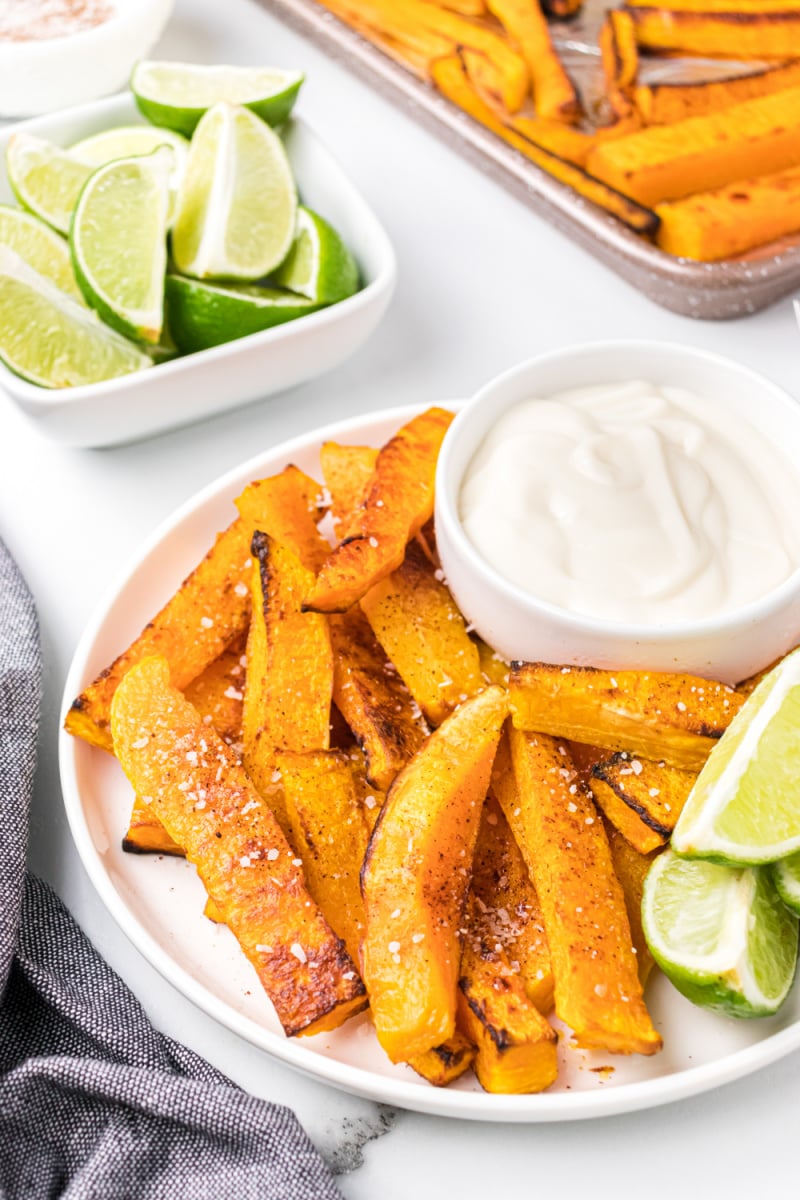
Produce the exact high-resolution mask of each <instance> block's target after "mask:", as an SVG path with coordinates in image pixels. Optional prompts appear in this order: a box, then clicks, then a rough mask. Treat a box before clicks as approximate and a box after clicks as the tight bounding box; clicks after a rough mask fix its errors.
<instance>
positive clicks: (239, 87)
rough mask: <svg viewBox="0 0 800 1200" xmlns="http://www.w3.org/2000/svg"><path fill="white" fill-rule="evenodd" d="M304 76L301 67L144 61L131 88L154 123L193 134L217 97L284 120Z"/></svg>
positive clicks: (270, 119) (265, 118) (268, 117)
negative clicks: (289, 69)
mask: <svg viewBox="0 0 800 1200" xmlns="http://www.w3.org/2000/svg"><path fill="white" fill-rule="evenodd" d="M302 82H303V75H302V74H301V72H299V71H284V70H281V69H279V68H277V67H225V66H198V65H194V64H192V63H176V62H141V63H139V64H138V66H137V67H136V68H135V69H134V72H133V75H132V77H131V90H132V91H133V93H134V95H135V97H136V103H137V104H138V106H139V109H140V111H141V112H142V113H143V114H144V116H146V117H147V119H148V120H149V121H152V123H153V124H154V125H161V126H164V127H165V128H167V129H172V130H175V131H176V132H177V133H183V134H186V136H187V137H190V136H191V135H192V133H193V132H194V129H195V127H196V126H197V123H198V121H199V120H200V119H201V117H202V116H203V114H204V113H206V112H207V111H208V109H209V108H213V107H214V105H215V104H219V103H226V104H242V105H245V106H246V107H247V108H250V109H252V111H253V112H254V113H256V114H257V115H258V116H259V117H260V118H261V119H262V120H263V121H266V122H267V123H268V124H270V125H280V124H282V123H283V122H284V121H285V120H286V118H287V117H288V116H289V113H290V112H291V110H292V106H293V105H294V102H295V100H296V99H297V93H298V92H299V91H300V86H301V84H302Z"/></svg>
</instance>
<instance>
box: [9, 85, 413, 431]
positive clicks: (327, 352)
mask: <svg viewBox="0 0 800 1200" xmlns="http://www.w3.org/2000/svg"><path fill="white" fill-rule="evenodd" d="M137 123H138V124H145V123H146V122H145V121H144V119H143V118H142V116H141V115H140V113H139V110H138V109H137V107H136V104H135V102H134V99H133V96H132V95H131V93H130V92H126V93H125V94H124V95H121V96H115V97H113V98H112V99H110V100H101V101H98V102H96V103H94V104H87V105H83V106H82V107H80V108H75V109H70V110H69V111H68V112H64V113H60V114H59V115H57V116H56V115H53V116H48V117H38V118H36V119H35V120H32V121H26V122H24V123H23V124H20V125H16V126H10V127H9V128H8V129H6V130H4V131H3V133H2V135H0V157H1V156H3V155H4V154H5V148H6V144H7V142H8V139H9V137H10V136H11V134H12V133H14V132H17V131H19V130H21V129H25V130H27V131H28V132H30V133H35V134H37V135H38V136H39V137H44V138H48V139H49V140H50V141H53V142H55V143H57V144H58V145H60V146H70V145H72V144H73V143H74V142H77V141H79V140H80V139H82V138H85V137H88V136H89V135H90V134H93V133H99V132H100V131H101V130H103V129H109V128H111V127H112V126H114V125H131V124H137ZM284 142H285V145H286V149H287V151H288V154H289V159H290V161H291V164H292V169H293V171H294V174H295V178H296V179H297V185H298V188H299V191H300V195H301V196H302V198H303V202H304V203H305V204H307V205H308V206H309V207H310V208H312V209H314V211H315V212H319V213H320V214H321V215H322V216H323V217H325V218H326V220H329V221H330V222H331V224H332V225H333V226H334V227H335V228H336V229H337V230H338V231H339V233H340V234H341V236H342V237H343V238H344V240H345V242H346V243H347V245H348V246H349V247H350V249H351V250H352V252H353V254H354V255H355V257H356V260H357V262H358V265H359V269H360V272H361V279H362V285H363V286H362V288H361V290H360V291H359V292H357V293H356V294H355V295H354V296H350V297H349V298H348V299H347V300H342V301H340V303H338V304H332V305H331V306H330V307H329V308H323V309H321V310H320V311H319V312H315V313H311V314H310V315H309V316H307V317H300V318H298V319H297V320H295V321H289V322H288V323H287V324H286V325H279V326H278V327H277V328H275V329H267V330H264V331H263V332H262V333H253V334H250V335H249V336H248V337H244V338H239V339H238V340H237V341H235V342H227V343H226V344H225V345H222V346H214V347H213V348H211V349H210V350H201V351H199V352H198V353H197V354H191V355H186V356H185V357H182V358H175V359H172V360H171V361H169V362H165V363H159V364H158V365H156V366H154V367H152V368H148V369H147V370H145V371H138V372H136V373H135V374H133V375H126V376H123V377H122V378H120V379H112V380H109V381H108V382H106V383H93V384H89V385H87V386H85V387H74V388H59V389H49V388H41V387H37V386H36V385H35V384H32V383H27V382H26V381H25V380H24V379H20V378H19V376H18V375H15V374H14V373H13V372H12V371H9V370H8V369H7V368H6V367H5V366H3V364H2V363H0V387H2V388H3V389H4V390H5V391H6V392H8V393H9V395H10V396H12V397H13V398H14V400H15V401H16V402H17V404H18V405H19V407H20V408H21V409H23V411H24V412H25V413H27V415H28V416H29V417H30V418H31V419H32V420H34V421H36V422H38V423H39V424H40V426H41V428H42V431H43V432H44V433H47V434H48V436H50V437H52V438H54V439H56V440H57V441H59V442H65V443H66V444H68V445H71V446H108V445H113V444H115V443H118V442H127V441H132V440H134V439H136V438H141V437H145V436H147V435H149V434H153V433H160V432H162V431H163V430H165V429H172V428H175V427H176V426H179V425H187V424H189V423H190V422H192V421H199V420H202V418H203V417H208V416H210V415H211V414H212V413H217V412H222V411H224V410H227V409H232V408H237V407H239V406H240V405H242V404H248V403H250V402H251V401H253V400H258V399H261V398H263V397H265V396H270V395H272V394H273V393H274V392H280V391H285V390H286V389H287V388H290V387H294V386H295V385H296V384H299V383H304V382H306V381H307V380H309V379H314V378H315V377H316V376H317V375H321V374H322V373H323V372H324V371H330V370H332V368H333V367H336V366H338V365H339V364H340V363H341V362H343V361H344V360H345V359H346V358H348V357H349V356H350V355H351V354H352V353H353V352H354V351H355V350H357V349H358V347H359V346H360V345H361V344H362V343H363V342H364V341H365V340H366V339H367V338H368V337H369V335H370V334H371V333H372V331H373V330H374V328H375V326H376V325H377V324H378V322H379V321H380V319H381V317H382V316H383V314H384V312H385V310H386V306H387V305H388V303H389V300H390V299H391V296H392V292H393V291H394V285H395V278H396V273H397V268H396V262H395V255H394V250H393V249H392V245H391V242H390V241H389V238H388V237H387V235H386V233H385V232H384V230H383V228H382V226H381V225H380V224H379V222H378V219H377V217H376V216H375V215H374V214H373V212H372V210H371V209H370V208H369V207H368V205H367V203H366V201H365V200H363V199H362V197H361V195H360V194H359V193H358V192H357V191H356V189H355V188H354V186H353V185H352V184H351V183H350V181H349V180H348V178H347V176H346V175H345V174H344V172H343V171H342V169H341V167H340V166H339V165H338V163H337V162H336V160H335V159H334V158H333V157H332V156H331V154H330V153H329V152H328V150H326V149H325V147H324V146H323V145H322V143H321V142H320V141H319V140H318V138H317V137H316V135H315V134H314V133H313V132H312V131H311V129H310V128H309V127H308V125H306V124H305V122H304V121H303V120H302V119H301V118H299V117H298V118H292V120H291V121H289V122H288V123H287V126H286V129H285V132H284ZM0 175H2V178H0V202H1V203H4V204H13V203H16V201H15V200H14V197H13V193H12V192H11V189H10V186H9V184H8V181H7V179H6V178H5V175H4V173H2V172H0Z"/></svg>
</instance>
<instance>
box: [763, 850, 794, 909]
mask: <svg viewBox="0 0 800 1200" xmlns="http://www.w3.org/2000/svg"><path fill="white" fill-rule="evenodd" d="M770 870H771V871H772V878H773V879H774V880H775V886H776V888H777V889H778V895H779V896H780V898H781V900H782V901H783V903H784V904H785V905H786V907H787V908H790V909H791V911H792V912H793V913H796V914H797V916H798V917H800V854H790V855H789V857H788V858H782V859H781V860H780V862H776V863H773V865H772V867H771V868H770Z"/></svg>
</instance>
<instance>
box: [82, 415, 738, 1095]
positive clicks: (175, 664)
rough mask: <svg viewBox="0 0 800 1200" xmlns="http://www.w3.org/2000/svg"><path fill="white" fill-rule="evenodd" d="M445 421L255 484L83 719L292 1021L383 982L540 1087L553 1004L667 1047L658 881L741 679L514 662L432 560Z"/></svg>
mask: <svg viewBox="0 0 800 1200" xmlns="http://www.w3.org/2000/svg"><path fill="white" fill-rule="evenodd" d="M451 420H452V414H451V413H450V412H447V411H445V410H443V409H438V408H432V409H428V410H427V411H425V412H423V413H421V414H420V415H418V416H416V417H414V418H413V419H411V420H410V421H409V422H408V423H407V424H406V425H404V426H403V427H402V428H401V429H400V430H399V431H398V432H397V433H396V434H395V435H394V436H393V437H392V438H391V439H390V440H389V441H388V442H387V443H386V444H385V445H384V446H382V447H380V448H373V447H366V446H349V445H340V444H337V443H326V444H325V445H323V447H322V450H321V455H320V459H321V469H322V475H323V478H324V484H325V486H324V488H323V486H322V485H321V484H320V483H318V482H317V481H316V480H314V479H312V478H310V477H309V476H307V475H306V474H304V473H303V472H302V471H301V470H299V469H298V468H297V467H295V466H288V467H286V469H285V470H283V471H281V472H280V473H279V474H276V475H273V476H271V477H269V478H266V479H261V480H258V481H256V482H253V483H252V484H250V485H249V486H248V487H247V488H245V490H244V491H243V493H242V494H241V495H240V496H239V497H238V499H237V501H236V505H237V509H238V516H237V517H236V519H235V520H234V521H233V523H232V524H231V525H230V526H229V527H228V529H226V530H225V531H224V532H223V533H221V534H220V535H219V536H218V537H217V539H216V541H215V543H214V545H213V546H212V547H211V549H210V550H209V552H208V554H207V555H206V556H205V558H204V559H203V560H202V561H201V562H200V563H199V564H198V566H197V567H196V569H195V570H194V571H193V572H192V574H191V575H189V577H188V578H187V579H186V580H185V581H184V582H183V584H182V585H181V586H180V587H179V588H178V590H177V592H176V593H175V594H174V595H173V596H172V598H171V599H170V600H169V601H168V602H167V604H166V605H165V606H164V608H162V610H161V611H160V612H159V613H157V614H156V615H155V616H154V617H153V618H152V620H151V621H150V622H149V623H148V624H147V626H146V627H145V629H144V630H143V631H142V633H141V634H140V636H139V637H138V638H137V639H136V640H135V641H134V642H133V644H132V645H131V646H130V647H128V649H127V650H125V651H124V652H123V653H122V654H121V655H120V656H119V657H118V658H117V659H116V660H115V661H114V662H113V663H111V664H110V666H109V667H108V668H107V669H106V670H104V671H103V672H102V673H101V674H100V676H99V677H98V678H97V679H96V680H95V681H94V682H93V683H91V684H90V685H89V686H88V687H87V688H86V689H85V690H84V691H83V692H82V693H81V695H80V696H79V697H78V698H77V699H76V700H75V701H74V703H73V705H72V708H71V710H70V712H69V714H68V716H67V720H66V728H67V729H68V730H69V731H70V732H71V733H73V734H75V735H76V736H79V737H81V738H84V739H85V740H87V741H88V742H90V743H91V744H92V745H93V746H96V747H99V748H102V749H104V750H106V751H110V752H112V753H114V754H115V755H116V757H117V759H118V761H119V763H120V764H121V766H122V768H123V770H124V771H125V773H126V775H127V777H128V779H129V780H130V782H131V785H132V788H133V792H134V795H135V799H133V800H132V811H131V816H130V822H129V827H128V830H127V834H126V836H125V842H124V844H125V847H126V848H127V849H128V850H131V851H136V852H139V853H151V852H157V853H160V854H172V855H180V854H182V855H185V856H186V858H187V859H188V860H189V861H190V862H192V863H194V864H195V866H196V868H197V872H198V875H199V877H200V879H201V880H202V882H203V884H204V886H205V888H206V891H207V894H208V903H207V906H206V915H207V916H208V917H209V918H210V919H213V920H215V921H220V922H223V923H224V924H226V925H227V926H228V927H229V928H230V930H231V931H232V932H233V934H234V935H235V937H236V938H237V940H238V942H239V944H240V946H241V948H242V950H243V952H244V954H245V955H246V957H247V959H248V960H249V961H250V963H251V964H252V965H253V967H254V968H255V971H256V972H257V975H258V977H259V980H260V982H261V984H262V985H263V987H264V989H265V991H266V993H267V995H268V996H269V998H270V1000H271V1001H272V1003H273V1005H274V1007H275V1010H276V1013H277V1015H278V1018H279V1020H280V1022H281V1025H282V1027H283V1029H284V1030H285V1032H286V1034H287V1035H289V1036H293V1035H300V1034H312V1033H317V1032H320V1031H323V1030H330V1029H334V1028H336V1027H338V1026H339V1025H341V1024H342V1023H343V1022H344V1021H346V1020H347V1019H348V1018H349V1017H350V1016H352V1015H353V1014H355V1013H358V1012H360V1011H362V1010H363V1009H364V1008H365V1007H366V1006H367V1005H369V1007H370V1011H371V1017H372V1020H373V1021H374V1024H375V1029H376V1032H377V1036H378V1039H379V1041H380V1044H381V1045H382V1047H383V1048H384V1050H385V1051H386V1053H387V1054H388V1055H389V1057H390V1058H391V1059H392V1061H394V1062H404V1063H409V1064H410V1065H411V1066H412V1067H413V1068H414V1069H415V1070H416V1071H417V1072H418V1073H419V1074H421V1075H422V1076H424V1078H425V1079H427V1080H429V1081H430V1082H431V1083H433V1084H437V1085H442V1084H446V1083H448V1082H450V1081H451V1080H453V1079H455V1078H457V1077H458V1076H459V1075H461V1074H462V1073H463V1072H465V1071H466V1070H468V1069H469V1068H470V1066H472V1067H473V1068H474V1071H475V1073H476V1075H477V1078H478V1080H479V1081H480V1083H481V1084H482V1085H483V1087H484V1088H486V1089H487V1090H488V1091H492V1092H534V1091H540V1090H542V1089H544V1088H546V1087H548V1086H549V1085H550V1084H552V1083H553V1082H554V1080H555V1079H556V1076H557V1071H558V1066H557V1056H556V1049H557V1040H558V1038H557V1033H556V1030H555V1028H554V1026H553V1025H552V1024H551V1022H550V1020H549V1019H548V1018H549V1016H550V1014H551V1012H552V1011H553V1010H554V1012H555V1015H556V1016H557V1017H558V1018H559V1020H560V1021H561V1022H563V1024H564V1025H565V1026H568V1028H569V1030H570V1031H571V1036H572V1039H573V1041H574V1044H576V1045H578V1046H581V1047H587V1048H594V1049H599V1050H602V1051H605V1052H608V1053H623V1054H629V1053H639V1054H652V1053H654V1052H656V1051H657V1050H658V1049H659V1048H660V1046H661V1038H660V1036H659V1034H658V1032H657V1031H656V1029H655V1028H654V1027H653V1024H652V1022H651V1019H650V1016H649V1014H648V1011H647V1008H646V1006H645V1002H644V997H643V989H644V984H645V981H646V979H647V975H648V972H649V970H650V968H651V966H652V960H651V959H650V956H649V954H648V951H647V947H646V944H645V942H644V939H643V936H642V931H641V925H640V920H639V909H640V901H641V892H642V885H643V880H644V875H645V873H646V871H647V868H648V866H649V864H650V862H651V860H652V857H653V855H654V854H657V853H658V852H659V851H660V850H661V849H662V848H663V847H664V846H665V844H666V843H667V841H668V840H669V837H670V833H671V831H672V829H673V827H674V825H675V822H676V820H677V817H678V815H679V813H680V809H681V806H682V804H683V802H684V800H685V798H686V796H687V794H688V791H689V788H690V787H691V783H692V780H693V779H694V777H695V774H696V773H697V771H698V770H699V768H700V767H701V765H702V763H703V762H704V760H705V758H706V757H707V755H708V753H709V751H710V749H711V747H712V746H713V745H714V743H715V740H716V739H717V738H718V737H719V736H720V735H721V734H722V732H723V731H724V729H725V728H726V727H727V725H728V723H729V722H730V720H731V719H732V717H733V716H734V714H735V713H736V712H737V711H738V709H739V708H740V706H741V704H742V703H743V700H744V697H745V695H746V694H747V692H748V690H749V689H750V687H751V684H750V683H748V684H745V685H743V686H742V688H741V689H733V688H730V687H726V686H725V685H724V684H721V683H713V682H709V681H708V680H704V679H699V678H694V677H690V676H685V675H658V674H653V673H647V672H629V671H620V672H616V673H611V672H608V671H601V670H594V669H590V668H577V667H573V668H570V667H561V666H547V665H545V664H541V663H515V664H513V665H512V666H511V667H509V665H508V664H506V663H504V662H503V661H502V660H501V659H499V658H498V656H497V655H495V654H494V653H493V652H492V650H491V649H490V648H489V647H488V646H486V645H485V644H484V643H482V642H481V641H480V640H479V639H478V638H477V637H476V636H475V635H474V633H473V632H471V630H470V629H469V627H468V626H467V624H466V623H465V620H464V617H463V616H462V614H461V613H460V611H459V609H458V608H457V606H456V604H455V602H454V600H453V598H452V596H451V594H450V592H449V590H448V588H447V584H446V581H445V579H444V577H443V573H442V570H441V567H440V565H439V561H438V558H437V553H436V534H435V529H434V526H433V520H432V514H433V505H434V476H435V469H436V461H437V456H438V452H439V448H440V445H441V442H442V439H443V437H444V435H445V433H446V431H447V428H448V425H449V424H450V421H451ZM321 529H322V530H326V531H327V533H328V535H329V536H327V537H326V536H323V532H322V531H321ZM331 531H332V532H331Z"/></svg>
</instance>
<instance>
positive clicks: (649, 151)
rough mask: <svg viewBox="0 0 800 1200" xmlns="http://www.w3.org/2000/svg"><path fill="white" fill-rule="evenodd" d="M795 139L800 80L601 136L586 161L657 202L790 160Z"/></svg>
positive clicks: (784, 166) (770, 170)
mask: <svg viewBox="0 0 800 1200" xmlns="http://www.w3.org/2000/svg"><path fill="white" fill-rule="evenodd" d="M798 145H800V88H789V89H787V90H786V91H783V92H776V93H775V94H774V95H771V96H759V97H757V98H756V99H755V100H745V101H743V102H742V103H741V104H735V105H732V106H731V107H730V108H727V109H725V110H724V111H723V112H719V113H711V114H709V115H708V116H704V117H687V119H686V120H685V121H678V122H676V123H675V124H674V125H655V126H653V127H652V128H649V129H642V130H641V131H640V132H639V133H633V134H631V135H630V137H626V138H620V139H619V140H617V141H612V142H604V143H603V144H602V145H598V146H596V147H595V148H594V150H592V151H591V153H590V154H589V158H588V161H587V165H588V169H589V170H590V171H591V172H592V174H594V175H596V176H597V177H598V179H602V180H604V181H605V182H606V183H607V184H609V185H610V186H611V187H615V188H620V189H622V190H624V191H625V192H626V193H627V194H628V195H630V196H633V197H634V199H636V200H638V201H639V203H641V204H659V203H660V202H661V201H664V200H680V199H681V198H682V197H683V196H688V195H690V194H691V193H693V192H707V191H711V190H713V189H714V188H719V187H725V186H726V185H727V184H729V183H735V182H736V181H737V180H739V179H749V178H752V177H753V176H756V175H768V174H774V173H776V172H778V171H782V170H788V169H790V168H791V167H796V166H797V165H798V157H799V155H798Z"/></svg>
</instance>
